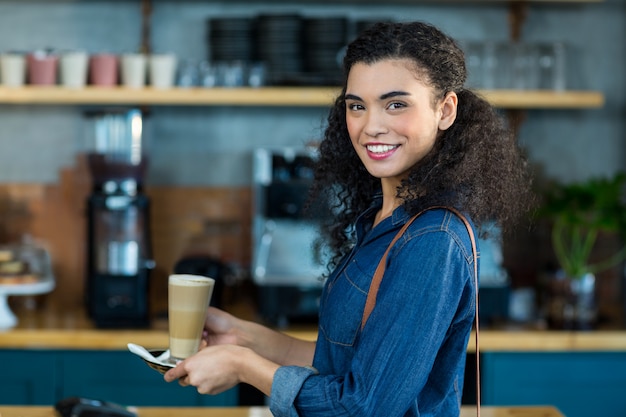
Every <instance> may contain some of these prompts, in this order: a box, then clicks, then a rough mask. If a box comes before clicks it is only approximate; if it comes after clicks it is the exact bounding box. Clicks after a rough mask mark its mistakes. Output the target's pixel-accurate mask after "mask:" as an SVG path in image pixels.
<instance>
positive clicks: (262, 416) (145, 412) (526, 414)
mask: <svg viewBox="0 0 626 417" xmlns="http://www.w3.org/2000/svg"><path fill="white" fill-rule="evenodd" d="M480 411H481V415H482V416H483V417H564V416H563V414H562V413H561V412H560V411H559V410H557V409H556V408H554V407H549V406H524V407H481V410H480ZM136 412H137V415H138V416H139V417H170V416H177V417H272V414H271V413H270V412H269V410H268V409H267V408H266V407H230V408H214V407H198V408H194V407H183V408H169V407H139V408H137V409H136ZM475 415H476V408H475V407H473V406H463V407H462V409H461V415H460V417H472V416H475ZM0 417H55V413H54V409H53V408H52V407H31V406H24V407H19V406H17V407H5V406H0Z"/></svg>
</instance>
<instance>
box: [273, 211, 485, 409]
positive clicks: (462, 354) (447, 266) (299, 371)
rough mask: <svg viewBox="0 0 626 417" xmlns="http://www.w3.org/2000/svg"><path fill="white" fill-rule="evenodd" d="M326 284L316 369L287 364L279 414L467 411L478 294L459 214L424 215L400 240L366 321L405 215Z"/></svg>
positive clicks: (379, 231)
mask: <svg viewBox="0 0 626 417" xmlns="http://www.w3.org/2000/svg"><path fill="white" fill-rule="evenodd" d="M374 214H375V210H369V211H367V212H365V213H364V214H363V215H362V216H361V217H360V218H359V220H358V221H357V223H356V233H357V239H356V240H357V242H356V245H355V247H354V249H353V250H352V252H351V253H350V254H349V255H348V256H346V257H345V259H344V260H343V261H342V262H341V263H340V264H339V265H338V267H337V268H336V269H335V271H333V273H332V274H331V275H330V276H329V278H328V281H327V282H326V284H325V286H324V291H323V294H322V298H321V303H320V317H319V333H318V339H317V344H316V348H315V355H314V359H313V366H312V367H298V366H283V367H280V368H279V369H278V370H277V372H276V374H275V376H274V380H273V383H272V395H271V397H270V410H271V411H272V413H273V414H274V416H277V417H283V416H285V417H286V416H290V417H291V416H302V417H307V416H325V417H327V416H387V417H394V416H454V417H458V415H459V413H460V405H461V395H462V391H463V389H462V388H463V375H464V371H465V358H466V348H467V344H468V341H469V337H470V332H471V328H472V324H473V319H474V314H475V297H476V288H475V283H474V266H473V254H472V247H471V242H470V238H469V234H468V232H467V229H466V228H465V225H464V224H463V222H462V221H461V220H460V219H459V218H458V217H457V216H456V215H455V214H453V213H452V212H450V211H447V210H443V209H433V210H429V211H427V212H425V213H423V214H422V215H421V216H419V217H418V218H417V219H416V220H415V221H414V222H413V223H412V224H411V225H410V227H409V228H408V230H407V231H406V232H405V233H404V235H403V236H402V238H401V239H400V240H398V241H397V242H396V244H395V245H394V246H393V248H392V249H391V250H390V252H389V255H388V257H387V269H386V272H385V275H384V276H383V280H382V283H381V285H380V288H379V291H378V295H377V302H376V306H375V308H374V310H373V312H372V314H371V315H370V317H369V319H368V321H367V323H366V325H365V327H364V328H363V329H362V330H361V329H360V327H361V318H362V315H363V310H364V306H365V300H366V298H367V293H368V290H369V285H370V282H371V279H372V277H373V275H374V270H375V269H376V267H377V265H378V262H379V260H380V259H381V257H382V256H383V253H384V251H385V250H386V249H387V246H388V245H389V243H390V242H391V240H392V239H393V237H394V236H395V234H396V233H397V232H398V230H399V229H400V228H401V227H402V226H403V225H404V224H405V223H406V221H407V220H408V219H409V217H410V216H409V215H408V214H407V213H406V212H405V211H404V210H403V209H402V208H398V209H396V210H395V211H394V212H393V214H392V216H390V217H388V218H386V219H385V220H383V221H382V222H381V223H380V224H378V225H377V226H376V227H374V228H370V227H371V224H372V221H373V216H374Z"/></svg>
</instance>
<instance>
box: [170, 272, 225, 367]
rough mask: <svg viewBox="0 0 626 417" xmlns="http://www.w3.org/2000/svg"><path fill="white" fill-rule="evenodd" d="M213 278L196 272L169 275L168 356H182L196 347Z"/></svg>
mask: <svg viewBox="0 0 626 417" xmlns="http://www.w3.org/2000/svg"><path fill="white" fill-rule="evenodd" d="M214 285H215V280H213V279H212V278H207V277H203V276H199V275H185V274H176V275H170V277H169V289H168V291H169V300H168V314H169V334H170V356H171V357H172V359H175V360H176V359H185V358H187V357H189V356H191V355H193V354H194V353H196V352H197V351H198V348H199V347H200V340H201V337H202V330H203V328H204V320H205V317H206V310H207V307H208V306H209V302H210V300H211V295H212V293H213V286H214Z"/></svg>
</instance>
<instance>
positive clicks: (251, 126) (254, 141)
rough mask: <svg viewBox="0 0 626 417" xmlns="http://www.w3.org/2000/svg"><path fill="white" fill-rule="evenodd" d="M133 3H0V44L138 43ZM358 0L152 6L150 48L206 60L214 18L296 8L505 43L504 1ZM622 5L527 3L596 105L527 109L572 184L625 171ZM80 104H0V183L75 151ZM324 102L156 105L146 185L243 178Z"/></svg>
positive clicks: (547, 151) (534, 142)
mask: <svg viewBox="0 0 626 417" xmlns="http://www.w3.org/2000/svg"><path fill="white" fill-rule="evenodd" d="M140 3H141V2H139V1H130V0H121V1H86V0H75V1H70V0H53V1H36V0H28V1H17V0H13V1H11V0H0V51H4V50H9V49H21V50H30V49H34V48H41V47H55V48H59V49H67V48H83V49H87V50H88V51H89V52H97V51H103V50H107V51H111V52H115V53H121V52H125V51H131V50H136V49H137V48H138V47H139V44H140V24H139V22H140V15H141V8H140ZM382 3H384V6H383V5H376V3H374V2H367V3H365V4H364V3H362V2H359V3H352V4H350V3H337V2H335V3H332V2H327V3H322V4H321V5H320V4H317V5H316V4H310V3H305V4H304V5H300V4H298V3H297V2H274V3H273V4H272V3H270V4H266V3H264V2H261V1H254V2H243V1H242V2H230V3H228V2H210V1H203V2H200V1H166V0H158V1H155V2H154V8H153V19H152V47H153V50H154V51H157V52H162V51H172V52H175V53H176V54H177V55H178V56H179V57H180V58H181V59H193V60H200V59H206V57H207V46H206V29H205V25H206V20H207V19H208V18H210V17H215V16H234V15H237V16H242V15H243V16H251V15H255V14H259V13H282V12H298V13H301V14H303V15H306V16H328V15H342V16H347V17H349V18H351V19H354V20H357V19H368V18H372V17H377V18H378V17H389V18H393V19H397V20H406V19H422V20H427V21H430V22H432V23H435V24H437V25H439V26H441V27H442V28H443V29H444V30H446V31H447V32H448V33H450V34H451V35H453V36H455V37H456V38H458V39H471V40H477V39H478V40H481V39H493V40H505V39H507V38H508V36H509V27H508V24H507V21H508V20H507V14H508V8H507V5H506V3H495V4H484V3H483V4H474V5H472V4H471V2H468V3H470V4H469V5H450V4H448V5H436V4H432V3H425V4H419V2H416V3H417V4H416V5H415V6H408V5H406V2H405V3H402V2H400V4H396V5H389V4H388V3H387V2H381V4H382ZM625 9H626V5H625V3H624V2H623V1H621V0H605V1H604V2H602V3H583V4H563V3H561V4H559V3H548V4H536V3H533V4H531V5H530V6H529V9H528V13H527V19H526V22H525V24H524V26H523V31H522V36H523V37H524V38H525V39H528V40H532V41H538V40H542V41H543V40H545V41H554V40H564V41H566V42H567V43H568V44H569V46H570V49H571V51H573V52H574V55H573V56H571V59H570V61H571V62H573V65H572V66H571V67H570V70H569V73H568V75H569V78H570V81H571V83H570V85H571V87H572V88H579V89H593V90H600V91H602V92H603V93H604V94H605V95H606V100H607V105H606V107H605V108H604V109H601V110H572V111H570V110H567V111H561V110H550V111H530V112H528V114H527V117H526V121H525V123H524V125H523V126H522V130H521V132H520V141H521V143H523V144H524V145H525V146H526V147H527V148H528V152H529V154H530V155H531V156H532V158H533V160H534V161H536V162H538V163H542V164H544V165H545V169H546V172H547V173H548V174H549V175H552V176H557V177H561V178H564V179H579V178H584V177H586V176H588V175H602V174H605V173H610V172H612V171H614V170H616V169H621V168H623V167H624V156H625V152H624V142H625V141H624V139H625V135H626V134H625V131H626V127H625V123H626V122H625V121H624V120H625V117H624V115H625V106H626V99H625V97H624V90H625V89H626V80H625V78H626V77H625V76H624V74H625V73H626V64H625V63H626V51H625V48H624V42H623V39H625V38H626V30H625V25H626V23H625V22H626V10H625ZM83 110H84V108H79V107H54V106H15V107H13V106H6V105H2V106H0V181H2V182H47V183H51V182H52V183H53V182H56V181H57V180H58V172H59V169H60V168H61V167H63V166H67V165H68V164H71V162H72V160H73V158H74V155H75V153H76V152H77V151H79V150H80V148H81V145H82V143H81V140H82V138H83V135H82V129H83V128H84V126H83V118H82V112H83ZM325 114H326V110H325V109H322V108H289V107H286V108H270V109H267V108H240V107H224V106H217V107H201V108H189V107H186V108H174V107H163V108H154V109H153V112H152V118H151V123H152V127H153V135H152V138H151V139H152V140H151V144H150V145H151V152H150V154H151V155H150V156H151V167H150V175H149V181H150V182H151V183H153V184H169V185H218V186H229V185H246V184H248V183H249V180H250V167H249V165H250V151H251V150H252V149H253V148H255V147H258V146H268V145H284V144H289V145H298V144H301V143H304V142H306V141H308V140H310V139H315V138H318V137H319V136H320V134H321V131H322V127H323V125H324V119H325Z"/></svg>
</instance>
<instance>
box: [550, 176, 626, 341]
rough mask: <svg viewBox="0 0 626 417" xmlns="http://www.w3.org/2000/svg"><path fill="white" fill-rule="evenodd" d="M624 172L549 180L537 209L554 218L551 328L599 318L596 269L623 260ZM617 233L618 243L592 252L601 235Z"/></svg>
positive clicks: (581, 325) (585, 324) (625, 225)
mask: <svg viewBox="0 0 626 417" xmlns="http://www.w3.org/2000/svg"><path fill="white" fill-rule="evenodd" d="M625 185H626V174H624V173H623V172H618V173H616V174H615V175H613V176H612V177H610V178H591V179H588V180H586V181H584V182H579V183H571V184H552V185H550V186H548V187H547V188H546V190H545V192H544V193H543V196H544V203H543V205H542V207H541V209H540V213H541V214H542V215H544V216H547V217H548V218H549V219H550V220H551V221H552V226H551V228H552V229H551V240H552V248H553V250H554V254H555V256H556V259H557V262H558V264H559V267H560V270H559V271H558V273H557V274H556V276H555V277H554V278H553V279H552V281H551V283H550V284H549V285H548V300H547V303H546V311H545V314H546V317H547V319H548V322H549V324H550V325H551V327H556V328H573V329H586V328H591V327H593V325H594V323H595V320H596V318H597V312H596V303H595V278H596V274H598V273H600V272H602V271H605V270H607V269H609V268H612V267H614V266H616V265H618V264H619V263H620V262H622V261H624V259H626V246H625V245H624V244H623V242H624V238H625V237H626V194H625ZM606 235H617V236H618V237H619V240H620V244H619V247H618V248H616V249H615V251H614V252H613V253H610V254H608V255H606V254H605V256H604V257H602V258H601V259H599V260H596V259H594V258H593V257H592V255H593V250H594V249H595V248H596V247H597V243H598V240H599V238H601V236H606Z"/></svg>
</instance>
